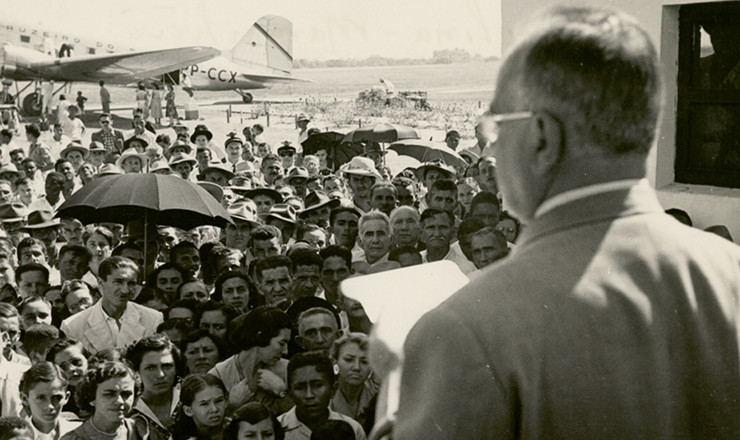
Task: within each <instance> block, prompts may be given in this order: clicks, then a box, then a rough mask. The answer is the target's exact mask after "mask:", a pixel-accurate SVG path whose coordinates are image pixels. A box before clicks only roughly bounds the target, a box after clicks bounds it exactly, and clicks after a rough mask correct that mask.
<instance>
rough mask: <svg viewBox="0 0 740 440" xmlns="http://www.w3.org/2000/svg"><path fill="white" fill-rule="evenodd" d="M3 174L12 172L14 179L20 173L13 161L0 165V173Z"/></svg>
mask: <svg viewBox="0 0 740 440" xmlns="http://www.w3.org/2000/svg"><path fill="white" fill-rule="evenodd" d="M3 174H13V175H15V178H16V179H17V178H18V177H20V175H21V173H20V172H19V171H18V167H16V166H15V164H13V163H4V164H2V165H0V175H3Z"/></svg>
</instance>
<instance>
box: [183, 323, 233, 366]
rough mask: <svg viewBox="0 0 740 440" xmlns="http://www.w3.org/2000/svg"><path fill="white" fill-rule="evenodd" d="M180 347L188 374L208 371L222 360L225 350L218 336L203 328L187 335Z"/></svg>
mask: <svg viewBox="0 0 740 440" xmlns="http://www.w3.org/2000/svg"><path fill="white" fill-rule="evenodd" d="M180 349H181V351H182V356H183V358H184V361H185V371H186V373H187V374H194V373H208V371H209V370H210V369H211V368H213V367H215V366H216V364H217V363H218V362H219V361H220V360H222V358H221V353H223V350H222V348H221V343H220V342H219V340H218V338H216V337H215V336H213V335H212V334H210V333H209V332H208V331H207V330H204V329H201V328H199V329H196V330H193V331H192V332H190V333H188V334H187V335H185V337H184V338H183V340H182V342H181V343H180Z"/></svg>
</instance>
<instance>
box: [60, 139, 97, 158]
mask: <svg viewBox="0 0 740 440" xmlns="http://www.w3.org/2000/svg"><path fill="white" fill-rule="evenodd" d="M73 151H79V152H80V153H81V154H82V158H83V159H87V156H88V155H89V154H90V150H89V149H87V148H85V147H83V146H82V143H81V142H80V141H72V142H70V143H69V144H67V146H66V147H65V148H64V150H62V152H61V153H59V157H61V158H63V159H66V158H67V154H69V153H71V152H73Z"/></svg>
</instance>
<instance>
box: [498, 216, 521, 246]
mask: <svg viewBox="0 0 740 440" xmlns="http://www.w3.org/2000/svg"><path fill="white" fill-rule="evenodd" d="M520 228H521V224H520V223H519V220H517V219H516V218H515V217H513V216H512V215H511V214H509V213H508V212H507V211H504V212H502V213H501V217H500V218H499V220H498V224H497V225H496V229H498V230H499V231H501V232H502V233H503V234H504V237H506V241H508V242H509V243H514V242H515V241H516V238H517V237H518V236H519V229H520Z"/></svg>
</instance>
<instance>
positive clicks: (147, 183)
mask: <svg viewBox="0 0 740 440" xmlns="http://www.w3.org/2000/svg"><path fill="white" fill-rule="evenodd" d="M56 217H72V218H76V219H78V220H79V221H81V222H82V223H83V224H89V223H121V224H124V225H125V224H127V223H128V222H129V221H131V220H141V221H143V223H144V270H146V267H147V261H146V259H147V254H148V252H147V244H148V243H149V238H148V237H147V231H148V229H149V228H148V225H149V224H155V225H167V226H174V227H176V228H180V229H192V228H194V227H196V226H202V225H214V226H219V227H225V226H226V224H227V223H232V224H233V223H234V222H233V220H231V216H230V215H229V213H228V212H226V210H225V209H224V208H223V207H222V206H221V204H220V203H219V202H218V201H217V200H216V199H215V198H214V197H213V196H212V195H211V194H209V193H208V191H206V190H205V189H203V188H201V187H200V186H198V185H196V184H194V183H191V182H188V181H187V180H184V179H182V178H180V177H176V176H168V175H163V174H150V173H147V174H118V175H111V176H105V177H99V178H96V179H94V180H93V181H92V182H90V183H88V184H87V185H85V186H83V187H82V188H81V189H80V190H79V191H77V192H76V193H74V194H72V195H71V196H70V197H69V198H68V199H67V200H66V201H65V202H64V203H62V206H60V207H59V210H58V211H57V214H56ZM145 275H148V274H145Z"/></svg>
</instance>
